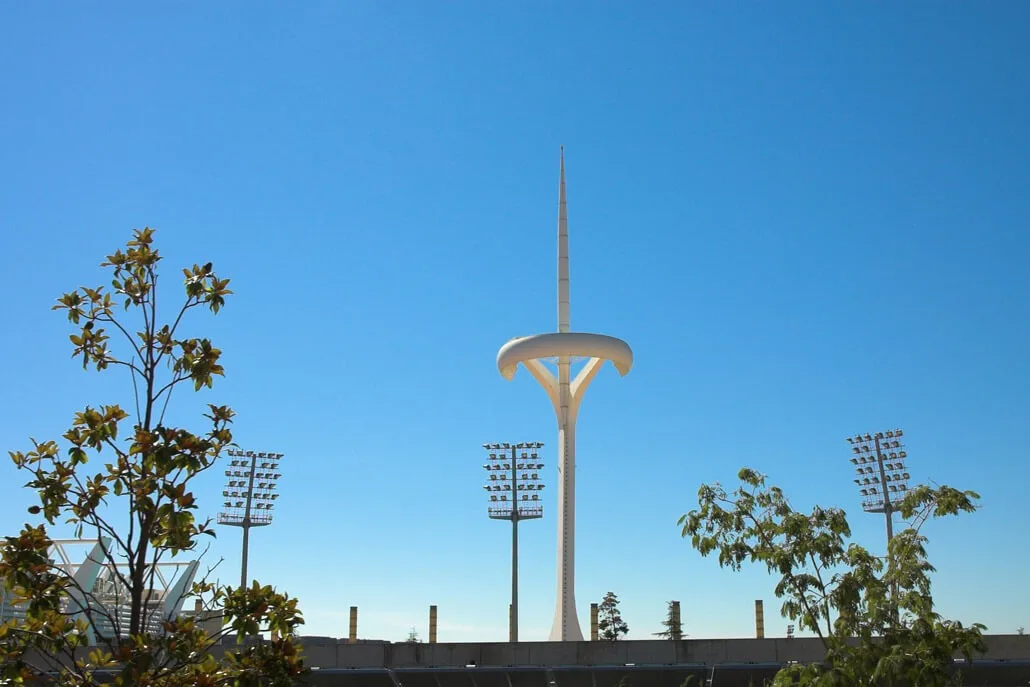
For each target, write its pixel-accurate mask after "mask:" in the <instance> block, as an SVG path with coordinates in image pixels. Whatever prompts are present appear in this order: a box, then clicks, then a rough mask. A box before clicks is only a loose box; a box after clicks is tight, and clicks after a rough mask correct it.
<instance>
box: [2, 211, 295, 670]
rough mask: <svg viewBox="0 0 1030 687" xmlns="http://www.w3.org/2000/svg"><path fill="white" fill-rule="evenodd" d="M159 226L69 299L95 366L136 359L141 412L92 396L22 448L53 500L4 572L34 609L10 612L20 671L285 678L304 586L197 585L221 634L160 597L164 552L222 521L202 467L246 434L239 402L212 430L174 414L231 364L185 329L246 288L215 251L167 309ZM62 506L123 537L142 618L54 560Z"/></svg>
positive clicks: (212, 422)
mask: <svg viewBox="0 0 1030 687" xmlns="http://www.w3.org/2000/svg"><path fill="white" fill-rule="evenodd" d="M153 234H154V232H153V230H152V229H149V228H147V229H142V230H136V231H134V233H133V237H132V239H131V240H130V241H129V242H128V243H127V244H126V246H125V250H117V251H115V252H114V253H113V254H112V255H109V256H107V259H106V260H105V261H104V262H103V263H101V266H102V267H106V268H109V269H110V271H111V273H112V277H113V278H112V281H111V288H110V289H105V288H104V287H96V288H88V287H82V288H80V289H77V290H75V291H72V292H69V293H66V294H64V295H63V296H61V297H60V298H59V299H58V302H57V305H55V306H54V309H56V310H61V311H64V312H65V313H66V314H67V317H68V320H69V321H70V322H71V323H72V324H73V325H75V331H74V333H73V334H72V335H71V336H70V337H69V338H70V341H71V344H72V356H73V357H78V358H80V359H81V361H82V366H83V368H84V369H86V368H89V367H93V368H95V369H96V370H98V371H104V370H113V369H124V370H126V371H128V373H129V375H130V377H131V380H132V386H133V390H134V395H135V408H134V410H135V416H132V417H130V414H129V412H127V411H126V410H123V409H122V408H121V407H120V406H119V405H116V404H110V405H105V404H101V405H96V406H89V405H87V406H86V407H84V408H83V409H82V410H81V411H79V412H77V413H75V416H74V419H73V421H72V425H71V427H70V428H69V429H68V431H66V432H65V433H64V435H63V437H62V438H63V448H62V446H61V445H60V444H59V443H58V442H57V441H53V440H45V441H35V440H33V441H32V446H31V448H30V449H29V450H27V451H24V452H22V451H13V452H11V453H10V456H11V459H12V460H13V461H14V463H15V465H16V466H17V467H18V468H19V469H21V470H22V471H24V472H26V473H27V474H28V475H29V476H30V479H29V481H28V483H27V484H26V487H29V488H31V489H33V490H35V491H36V493H37V494H38V497H39V505H36V506H32V507H31V508H29V512H30V513H32V514H42V517H43V520H45V524H37V525H32V524H26V525H25V526H24V528H23V529H22V531H21V532H20V533H19V534H18V535H17V536H11V537H5V539H4V542H3V544H2V547H0V578H3V584H4V585H5V587H6V589H7V590H8V591H9V592H10V593H11V595H12V596H13V598H14V601H15V603H17V604H18V605H19V607H20V608H22V609H23V610H24V611H25V618H24V619H23V620H22V619H16V620H10V621H8V622H6V623H5V624H3V625H2V626H0V665H2V667H0V682H3V681H6V682H3V683H4V684H6V683H11V684H22V683H31V682H32V681H33V680H36V679H39V678H41V676H47V675H48V676H50V677H51V678H54V677H56V678H57V680H58V682H59V683H60V684H62V685H93V684H96V680H97V675H99V674H100V673H104V674H105V675H106V677H107V678H112V679H113V682H112V684H115V685H154V686H161V687H171V686H177V685H230V684H231V685H258V684H277V685H279V684H282V685H285V684H292V680H293V677H294V676H296V675H298V674H300V673H301V672H302V670H303V662H302V661H301V659H300V657H299V653H298V647H297V645H296V644H295V642H294V637H293V632H294V629H295V628H296V627H297V626H298V625H299V624H301V623H302V622H303V620H302V618H301V614H300V613H299V611H298V609H297V604H296V600H294V599H291V598H289V597H288V596H286V595H284V594H282V593H280V592H277V591H276V590H274V589H273V588H272V587H269V586H263V585H260V584H258V583H257V582H254V584H253V585H252V586H250V587H246V588H240V589H232V588H228V587H216V586H215V585H213V584H211V583H209V582H208V581H207V580H206V579H202V580H201V581H199V582H197V583H195V584H194V585H193V587H192V588H191V589H188V590H186V596H187V599H184V600H183V601H184V603H185V601H186V600H188V599H203V601H204V603H206V606H207V607H208V609H210V612H212V613H214V614H216V616H219V617H220V619H221V630H220V631H219V632H216V633H215V634H214V635H208V634H207V633H206V632H205V631H204V630H203V629H202V628H201V627H200V624H199V622H198V621H197V619H196V618H194V617H188V616H180V617H178V618H174V619H172V618H166V617H158V614H159V608H155V606H154V605H153V604H152V603H148V599H149V598H150V597H151V596H152V595H153V593H154V589H155V586H156V583H157V580H156V579H155V575H156V570H157V565H158V564H159V563H162V562H164V561H167V560H169V559H171V558H172V557H174V556H176V555H179V554H192V555H194V557H196V556H198V555H201V554H202V552H201V550H200V544H201V542H202V540H203V538H204V537H206V536H214V532H213V531H212V529H211V526H210V521H204V522H201V521H198V519H197V518H196V515H195V512H196V509H197V502H196V498H195V497H194V495H193V493H192V491H191V490H190V488H191V482H192V481H193V480H194V479H195V478H197V477H198V476H199V475H201V474H203V473H204V472H205V471H207V470H209V469H210V468H211V467H213V466H214V465H215V463H216V461H217V459H218V458H219V456H220V455H221V453H222V451H223V450H224V449H226V448H227V447H229V446H232V445H234V444H233V443H232V440H233V438H232V431H231V425H232V422H233V416H234V413H233V411H232V409H231V408H229V407H228V406H219V405H209V406H208V411H207V413H205V414H204V418H205V419H206V425H207V426H206V429H205V430H204V431H202V432H201V433H199V434H194V433H193V432H191V431H190V430H188V429H186V428H183V427H175V426H170V425H167V424H165V422H164V415H165V411H166V409H167V407H168V404H169V399H170V398H171V396H172V393H173V391H175V390H176V389H177V388H178V387H180V386H183V385H187V386H188V387H190V388H192V389H193V390H195V391H196V390H200V389H202V388H209V387H212V385H213V382H214V379H215V377H217V376H221V375H223V374H224V370H223V368H222V365H221V351H220V350H219V349H218V348H216V347H215V346H214V345H213V344H212V343H211V341H210V340H209V339H206V338H196V337H188V336H183V335H182V334H181V333H180V329H181V325H182V324H183V322H184V318H186V316H187V314H189V313H190V312H191V311H194V310H197V309H203V308H206V309H208V310H209V311H210V312H212V313H218V311H219V310H220V309H221V308H222V306H223V305H224V304H225V299H226V297H227V296H228V295H230V294H231V293H232V292H231V291H230V290H229V288H228V284H229V280H228V279H222V278H220V277H218V276H217V275H216V274H215V272H214V269H213V267H212V265H211V263H207V264H205V265H203V266H201V265H193V266H192V267H191V268H187V269H184V270H183V275H184V292H185V293H184V298H183V299H182V301H180V302H179V304H178V305H177V306H175V309H174V310H173V311H172V312H173V317H172V318H171V320H169V321H166V322H162V320H161V319H160V318H161V316H162V315H163V310H162V309H161V308H159V298H158V264H159V262H160V260H161V256H160V255H159V253H158V251H157V250H156V248H154V246H153ZM162 295H163V294H162ZM164 304H165V302H164V300H162V301H161V302H160V305H161V306H164ZM110 335H114V336H115V337H116V338H117V339H121V340H122V344H123V345H124V347H125V350H126V353H127V355H125V356H119V355H116V353H115V352H114V348H113V347H112V346H111V343H112V342H111V339H110ZM59 520H62V521H63V522H64V523H68V524H71V525H72V526H73V527H74V529H75V532H76V536H79V537H82V536H84V535H88V536H90V537H95V538H97V539H99V540H101V541H109V542H110V545H109V547H108V551H107V554H108V558H109V560H110V561H111V562H113V563H114V565H109V566H108V570H109V573H110V574H111V575H113V576H114V577H115V580H116V588H117V589H118V590H122V591H124V594H125V598H124V599H121V601H122V602H123V603H124V604H125V605H126V606H127V607H128V608H129V617H128V621H127V624H126V623H124V622H123V621H122V619H121V617H120V616H119V614H117V613H114V612H112V609H111V608H109V607H108V605H109V604H108V605H105V604H104V603H103V602H102V601H101V600H100V599H98V598H97V597H96V596H95V595H94V591H93V590H92V589H83V588H81V587H80V586H79V585H78V583H77V582H76V580H75V579H74V577H73V576H72V575H71V574H70V573H69V572H68V571H67V570H65V569H63V568H61V567H60V566H58V565H56V564H55V563H54V562H53V561H52V560H50V557H49V555H48V552H49V550H50V548H51V544H52V542H51V539H50V537H49V534H48V530H47V528H48V527H52V526H54V525H55V524H56V523H57V522H58V521H59ZM261 631H268V632H272V633H273V640H272V641H270V642H254V641H251V642H244V638H246V637H252V636H254V635H256V634H257V633H258V632H261ZM227 633H235V634H236V636H237V638H238V645H237V647H236V648H235V649H230V650H228V651H226V652H225V654H224V656H223V657H221V658H217V659H216V654H217V653H218V652H215V651H214V647H215V646H216V644H218V643H219V641H220V639H221V637H222V636H223V635H225V634H227ZM91 643H93V644H94V648H93V649H92V650H87V648H86V647H87V646H88V645H90V644H91Z"/></svg>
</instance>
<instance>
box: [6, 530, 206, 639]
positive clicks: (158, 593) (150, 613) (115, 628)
mask: <svg viewBox="0 0 1030 687" xmlns="http://www.w3.org/2000/svg"><path fill="white" fill-rule="evenodd" d="M90 545H91V549H90V551H89V553H87V554H86V556H85V559H84V560H83V561H82V562H81V563H76V562H75V560H74V558H73V556H72V555H71V551H70V549H72V548H75V547H81V546H90ZM110 546H111V539H110V537H103V538H101V539H55V540H53V542H52V543H51V546H50V550H49V551H48V557H49V558H50V560H51V563H52V564H53V566H54V567H55V568H57V569H58V570H60V571H62V572H63V573H64V574H66V575H67V576H68V577H69V578H71V580H72V584H71V585H70V586H69V588H68V598H67V600H66V601H65V604H64V610H65V612H66V613H68V614H69V615H71V616H72V617H74V618H83V619H87V620H92V627H91V628H90V629H89V632H90V638H89V643H90V644H91V645H92V644H95V640H96V637H94V636H92V635H93V632H94V631H96V633H97V634H99V635H100V636H101V637H103V638H108V639H110V638H114V637H127V636H128V632H129V619H130V606H129V596H130V594H129V590H128V589H127V588H126V586H125V585H124V584H123V579H124V571H123V569H124V568H125V564H124V563H119V562H115V561H114V559H113V558H112V557H111V555H110ZM199 565H200V561H196V560H193V561H174V562H171V561H170V562H164V563H158V564H157V565H156V566H152V567H151V569H150V570H149V571H148V572H147V578H148V579H149V581H150V582H149V584H150V588H149V589H148V590H147V593H146V597H145V599H144V608H143V619H144V626H145V627H144V629H145V631H147V632H149V633H151V634H154V635H160V634H162V633H163V632H164V628H163V622H164V621H165V620H173V619H175V618H177V617H178V616H179V615H180V614H181V613H182V605H183V600H184V599H185V598H186V594H187V593H188V592H189V591H190V588H191V586H192V584H193V581H194V579H195V578H196V575H197V569H198V567H199ZM165 570H171V571H172V574H171V576H168V575H166V574H165V573H164V571H165ZM2 583H3V580H2V579H0V585H2ZM24 617H25V609H24V608H23V607H21V606H20V605H18V604H17V603H14V602H13V601H12V598H11V595H10V594H8V593H7V592H6V591H5V590H3V589H2V588H0V622H4V621H7V620H10V619H12V618H16V619H24Z"/></svg>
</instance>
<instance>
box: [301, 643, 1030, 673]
mask: <svg viewBox="0 0 1030 687" xmlns="http://www.w3.org/2000/svg"><path fill="white" fill-rule="evenodd" d="M985 639H986V641H987V647H988V650H987V653H986V654H985V655H984V656H983V658H986V659H995V660H1002V659H1004V660H1030V635H991V636H988V637H986V638H985ZM302 643H303V646H304V657H305V661H306V663H307V664H308V665H310V666H313V667H318V668H380V667H388V668H395V669H405V668H464V667H465V666H467V665H473V664H474V665H476V666H477V667H486V666H498V667H510V666H613V665H616V666H618V665H621V666H624V665H626V664H634V665H638V666H639V665H705V666H713V665H723V664H748V663H777V664H783V663H787V662H788V661H800V662H802V663H807V662H812V661H819V660H821V659H822V658H823V655H824V652H823V647H822V643H821V642H820V641H819V640H818V639H812V638H807V637H806V638H796V639H785V638H774V639H690V640H683V641H679V642H674V641H669V640H643V641H621V642H520V643H518V644H511V643H506V642H504V643H474V644H473V643H465V644H408V643H397V644H392V643H385V642H384V643H371V642H369V643H358V644H351V643H350V642H348V641H347V640H346V639H334V638H330V637H304V638H303V639H302Z"/></svg>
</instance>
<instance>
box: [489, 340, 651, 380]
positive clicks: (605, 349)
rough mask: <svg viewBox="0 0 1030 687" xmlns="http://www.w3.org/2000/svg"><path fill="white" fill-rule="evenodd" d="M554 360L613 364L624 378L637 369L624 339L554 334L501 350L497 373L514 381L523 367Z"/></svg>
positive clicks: (516, 343)
mask: <svg viewBox="0 0 1030 687" xmlns="http://www.w3.org/2000/svg"><path fill="white" fill-rule="evenodd" d="M554 357H586V358H600V359H602V360H611V361H612V364H613V365H615V369H616V370H618V371H619V374H620V375H622V376H623V377H625V376H626V375H627V374H628V373H629V369H630V368H631V367H633V351H632V350H630V347H629V344H627V343H626V342H625V341H623V340H622V339H616V338H615V337H614V336H608V335H606V334H586V333H583V332H552V333H550V334H534V335H533V336H519V337H516V338H514V339H512V340H511V341H509V342H508V343H506V344H504V345H503V346H501V350H500V351H498V352H497V369H498V370H500V372H501V376H502V377H504V378H505V379H507V380H511V379H512V378H513V377H514V376H515V369H516V368H517V367H518V364H519V363H522V362H525V361H527V360H538V359H540V358H554Z"/></svg>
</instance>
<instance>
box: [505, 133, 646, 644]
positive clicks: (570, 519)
mask: <svg viewBox="0 0 1030 687" xmlns="http://www.w3.org/2000/svg"><path fill="white" fill-rule="evenodd" d="M560 160H561V161H560V168H559V170H560V171H559V182H558V331H557V332H556V333H552V334H536V335H533V336H524V337H517V338H515V339H512V340H511V341H509V342H508V343H506V344H504V345H503V346H502V347H501V350H500V351H498V352H497V367H498V369H499V370H500V372H501V375H502V376H503V377H504V378H505V379H512V377H514V375H515V370H516V368H517V367H518V365H519V363H522V365H523V366H525V368H526V369H527V370H529V373H530V374H531V375H533V378H534V379H536V381H537V382H539V383H540V386H542V387H544V390H545V391H546V392H547V395H548V397H549V398H550V399H551V403H552V404H553V405H554V412H555V416H556V417H557V420H558V598H557V600H556V604H555V610H554V624H553V625H552V626H551V637H550V638H551V640H552V641H570V642H572V641H582V640H583V632H582V630H581V629H580V625H579V617H578V616H577V614H576V418H577V416H578V414H579V406H580V403H582V401H583V394H584V393H585V392H586V390H587V387H588V386H589V385H590V382H592V381H593V380H594V377H596V376H597V373H598V372H599V371H600V369H601V366H602V365H604V362H605V361H606V360H611V361H612V363H613V364H614V365H615V369H617V370H618V371H619V374H621V375H626V374H627V373H628V372H629V370H630V367H632V365H633V351H631V350H630V347H629V345H628V344H627V343H626V342H625V341H622V340H620V339H616V338H614V337H611V336H605V335H603V334H587V333H583V332H573V331H572V330H571V324H570V320H569V231H568V217H567V212H566V203H565V151H564V148H562V151H561V154H560ZM582 358H585V359H586V364H584V365H583V366H582V367H581V368H580V369H579V371H578V372H577V373H576V376H575V377H574V378H573V377H572V363H573V362H574V361H576V360H578V359H582ZM545 360H546V361H549V362H552V363H557V374H556V373H555V372H554V371H552V369H551V368H549V367H547V366H546V365H545V364H544V361H545Z"/></svg>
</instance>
